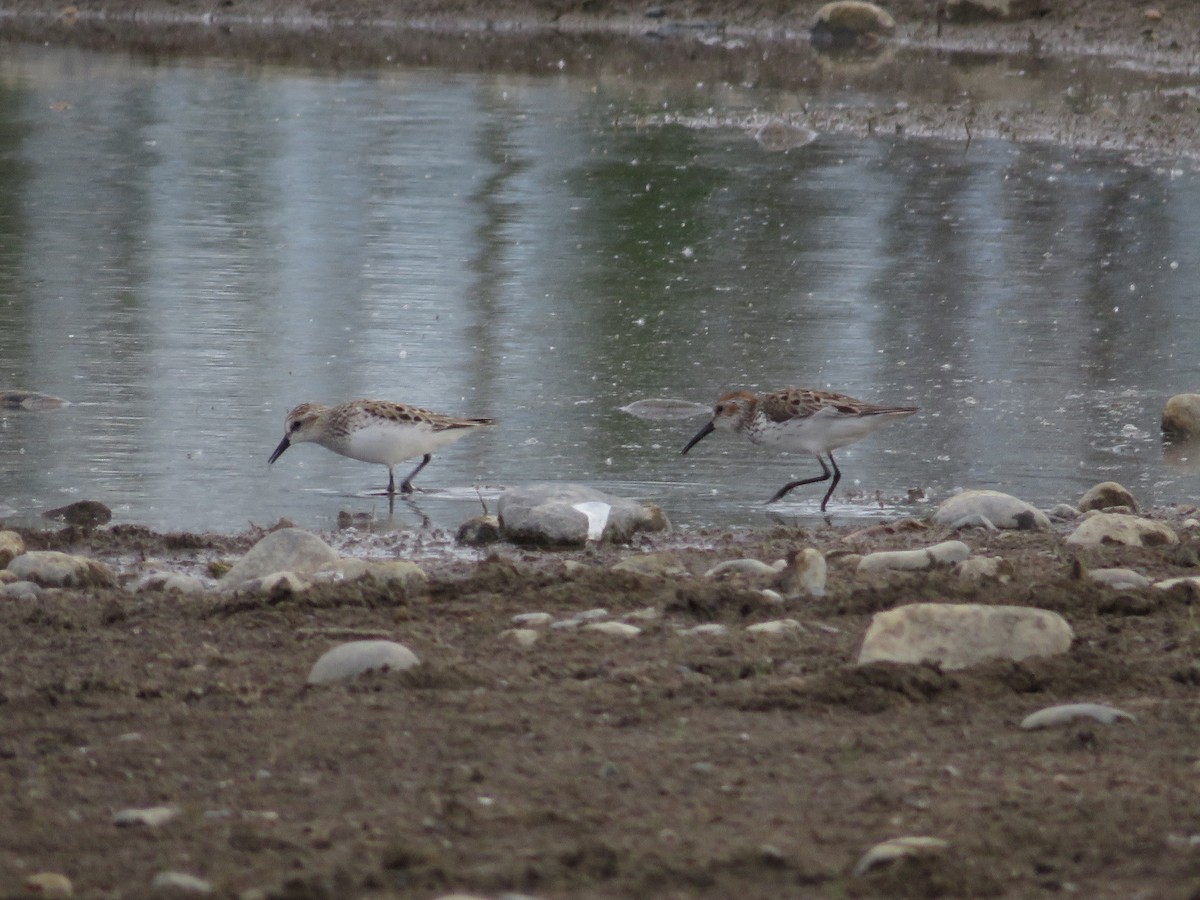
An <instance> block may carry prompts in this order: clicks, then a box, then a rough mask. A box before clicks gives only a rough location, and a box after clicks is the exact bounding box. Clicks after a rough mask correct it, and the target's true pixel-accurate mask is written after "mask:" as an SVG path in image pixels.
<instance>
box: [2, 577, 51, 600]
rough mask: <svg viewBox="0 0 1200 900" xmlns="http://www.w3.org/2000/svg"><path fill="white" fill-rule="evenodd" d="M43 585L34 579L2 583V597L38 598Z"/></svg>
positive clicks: (15, 598) (13, 598) (9, 598)
mask: <svg viewBox="0 0 1200 900" xmlns="http://www.w3.org/2000/svg"><path fill="white" fill-rule="evenodd" d="M41 592H42V586H41V585H40V584H35V583H34V582H32V581H13V582H11V583H9V584H0V598H3V599H5V600H36V599H37V597H38V595H39V594H41Z"/></svg>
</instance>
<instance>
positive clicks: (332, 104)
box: [0, 47, 1200, 531]
mask: <svg viewBox="0 0 1200 900" xmlns="http://www.w3.org/2000/svg"><path fill="white" fill-rule="evenodd" d="M764 90H765V89H764ZM788 102H792V103H794V104H798V103H801V102H806V101H804V98H798V99H797V98H792V100H791V101H788ZM822 102H827V103H828V102H838V98H837V97H836V96H832V97H831V96H824V97H823V98H822ZM783 103H784V100H783V99H781V98H779V97H775V96H770V95H769V94H763V95H761V96H759V95H756V94H755V93H754V92H753V91H742V92H740V93H738V94H737V96H736V97H731V96H730V95H729V92H728V91H725V90H724V88H723V87H722V86H721V85H712V86H706V85H695V86H692V87H690V88H689V89H688V90H686V91H683V92H680V95H673V94H669V93H667V94H657V93H655V92H653V91H648V90H647V86H646V85H645V84H639V83H637V82H636V81H629V82H626V81H624V80H622V79H614V78H604V79H597V78H591V77H588V76H574V75H572V74H570V72H563V73H559V74H551V75H546V76H541V77H533V76H528V75H523V76H515V75H507V76H506V75H496V74H486V75H481V74H469V75H468V74H456V73H454V72H448V71H444V70H441V69H433V68H425V69H421V68H406V67H399V66H397V67H393V68H390V69H388V70H386V71H362V72H340V73H320V72H308V71H304V70H300V69H292V68H282V67H281V68H270V67H256V66H245V65H233V64H222V63H214V62H205V61H192V62H178V63H161V62H160V63H149V62H144V61H139V60H137V59H132V58H130V57H128V56H123V55H122V56H106V55H100V54H94V53H89V52H84V51H78V50H51V49H44V48H28V47H12V48H5V50H4V53H3V55H2V56H0V389H5V388H26V389H31V390H37V391H44V392H48V393H51V394H55V395H59V396H61V397H64V398H66V399H68V400H69V401H71V405H70V406H67V407H65V408H63V409H59V410H56V411H52V412H39V413H31V412H23V411H13V410H0V514H2V515H3V516H5V517H7V518H8V519H9V520H18V521H19V520H22V519H27V518H31V517H36V516H37V515H38V514H39V513H40V512H41V511H42V510H44V509H47V508H50V507H55V506H60V505H63V504H65V503H69V502H71V501H73V500H80V499H96V500H100V501H102V502H104V503H106V504H108V505H109V506H111V507H112V508H113V509H114V512H115V515H116V517H117V519H118V520H119V521H128V522H136V523H141V524H146V525H150V526H154V527H157V528H162V529H187V530H200V529H218V530H223V531H233V530H239V529H241V528H243V527H245V526H246V525H247V524H248V523H250V522H255V523H258V524H270V523H272V522H274V521H276V520H277V519H278V518H280V517H287V518H289V519H291V520H292V521H294V522H296V523H297V524H300V525H303V526H306V527H313V528H327V527H332V525H333V523H334V521H335V518H336V516H337V513H338V512H339V511H342V510H346V511H349V512H374V513H376V514H377V515H380V516H382V517H383V518H386V517H387V515H388V509H387V502H386V500H385V499H383V498H380V497H377V496H372V492H373V491H377V490H379V489H380V488H382V487H383V486H384V484H385V483H386V475H387V473H386V471H385V470H384V468H383V467H382V466H372V465H368V464H364V463H358V462H354V461H352V460H348V459H344V458H341V457H338V456H336V455H334V454H332V453H330V452H328V451H326V450H324V449H321V448H319V447H316V446H315V445H304V446H297V447H295V448H293V449H291V450H290V451H289V452H288V453H287V454H285V455H284V456H283V457H282V458H281V459H280V460H279V461H278V462H277V463H276V464H275V465H273V466H270V467H268V465H267V457H268V456H269V454H270V452H271V450H272V449H273V448H274V447H275V445H276V444H277V443H278V441H279V439H280V437H281V436H282V429H283V419H284V415H285V414H286V412H287V410H288V409H289V408H290V407H291V406H293V405H295V404H297V403H299V402H301V401H305V400H312V401H322V402H335V401H338V400H342V399H347V398H353V397H362V396H369V397H380V398H389V399H396V400H403V401H407V402H412V403H417V404H421V405H425V406H429V407H432V408H435V409H438V410H441V411H445V412H450V413H456V414H464V415H472V416H494V417H496V418H497V419H498V420H499V425H498V426H497V427H496V428H494V429H492V430H491V431H490V432H488V433H481V434H476V435H471V436H470V437H468V438H466V439H464V440H463V441H461V442H460V443H458V444H457V445H455V446H453V447H451V448H449V449H447V450H445V451H444V452H441V453H439V455H438V456H437V457H436V458H435V459H434V461H433V463H431V464H430V465H429V467H428V468H427V469H426V470H425V471H424V472H423V473H422V475H421V477H420V479H419V480H418V484H420V485H423V486H424V487H425V488H427V489H428V492H426V493H422V494H419V495H418V496H417V498H416V500H415V502H413V503H408V502H404V501H399V502H397V504H396V508H395V513H394V521H395V522H396V524H397V525H399V526H400V527H409V526H414V525H419V524H421V523H422V521H425V520H428V521H429V522H431V523H433V524H435V525H445V526H453V525H455V524H457V523H458V522H460V521H461V520H463V519H465V518H466V517H468V516H469V515H472V514H474V513H475V512H477V511H478V510H479V508H480V496H482V497H483V498H484V499H485V500H490V499H492V498H494V496H495V495H496V493H497V490H498V489H499V488H501V487H503V486H505V485H511V484H516V483H522V482H528V481H532V480H540V479H564V480H574V481H581V482H585V483H588V484H591V485H595V486H597V487H601V488H605V489H610V490H613V491H615V492H618V493H622V494H627V495H630V496H636V497H640V498H645V499H650V500H653V501H655V502H657V503H659V504H661V505H662V506H664V507H665V508H666V510H667V511H668V513H669V515H670V516H671V518H672V519H673V520H674V521H675V522H676V523H680V524H685V525H686V524H742V523H766V522H769V521H770V520H771V516H779V515H782V516H784V517H786V518H789V519H791V518H799V519H801V520H805V519H808V518H811V517H813V516H814V515H815V514H816V513H817V503H818V501H819V499H820V495H821V493H822V491H821V487H820V486H814V487H810V488H801V489H798V490H797V491H795V492H794V493H793V494H792V495H790V496H789V497H788V499H787V501H786V502H784V503H781V504H778V505H776V506H775V507H773V508H772V511H770V512H768V511H767V510H765V509H764V508H763V507H762V505H761V504H762V501H763V500H765V499H766V498H767V497H769V496H770V495H771V494H773V493H774V492H775V490H776V489H777V488H778V487H780V486H781V485H782V484H783V483H784V482H786V481H788V480H791V479H793V478H799V477H804V476H805V475H808V474H815V473H816V471H817V465H816V463H815V462H814V461H813V460H811V459H806V458H802V457H794V456H793V457H784V456H778V455H773V454H771V453H769V452H767V451H764V450H760V449H757V448H754V447H751V446H750V445H749V444H745V443H741V442H739V441H737V440H735V439H733V438H731V437H728V436H721V435H716V436H713V437H711V438H709V439H708V440H706V441H705V442H703V443H702V444H699V445H698V446H697V447H696V448H695V449H694V450H693V451H692V452H691V453H689V455H688V456H687V457H681V456H680V453H679V451H680V449H681V448H682V447H683V445H684V444H685V443H686V442H687V440H688V439H689V438H690V437H691V435H692V434H693V433H694V432H695V431H696V430H697V428H699V426H700V425H701V424H703V421H704V419H703V418H699V419H693V420H667V421H646V420H642V419H638V418H635V417H632V416H629V415H626V414H625V413H622V412H621V411H620V410H619V407H621V406H624V405H626V404H628V403H630V402H632V401H635V400H639V399H644V398H652V397H664V398H678V399H683V400H690V401H697V402H703V403H710V402H711V401H712V400H713V399H714V398H715V397H716V396H717V395H718V394H719V393H721V392H722V391H724V390H726V389H728V388H731V387H738V388H750V389H771V388H775V387H783V386H787V385H804V386H811V387H819V388H832V389H836V390H841V391H845V392H847V393H850V394H853V395H855V396H858V397H861V398H863V399H866V400H872V401H879V402H888V403H897V404H915V405H918V406H920V407H921V409H922V412H921V413H920V414H918V415H917V416H914V417H912V418H910V419H907V420H905V421H903V422H901V423H899V424H896V425H894V426H892V427H890V428H889V429H887V430H885V431H883V432H880V433H877V434H875V435H873V436H872V437H870V438H868V439H867V440H865V441H863V442H861V443H859V444H856V445H854V446H852V447H849V448H846V449H845V450H843V451H841V452H840V454H839V455H838V458H839V461H840V463H841V465H842V468H843V471H844V473H845V478H844V480H843V482H842V487H841V489H840V490H839V493H838V495H837V496H836V497H835V498H834V501H833V502H832V503H831V506H830V511H831V512H832V513H833V514H834V515H835V517H842V518H844V517H849V516H868V515H874V514H876V513H878V511H879V510H880V509H881V508H883V509H884V510H886V511H888V512H895V511H897V510H917V511H919V510H920V509H922V508H923V507H922V506H921V505H919V504H918V505H916V506H910V505H909V504H908V501H907V499H906V498H907V495H908V492H909V489H912V488H920V489H923V490H924V491H925V492H926V494H927V495H928V497H929V498H930V500H932V501H936V500H938V499H940V498H942V497H944V496H945V495H947V494H948V493H950V492H952V491H953V490H955V489H956V488H959V487H990V488H998V489H1002V490H1006V491H1011V492H1013V493H1016V494H1018V495H1020V496H1022V497H1023V498H1025V499H1028V500H1030V501H1033V502H1036V503H1039V504H1042V505H1048V504H1052V503H1054V502H1058V501H1062V500H1066V501H1073V500H1075V499H1077V498H1078V496H1079V494H1080V493H1082V491H1083V490H1084V489H1086V488H1087V487H1089V486H1090V485H1092V484H1093V483H1095V482H1097V481H1100V480H1106V479H1115V480H1118V481H1121V482H1122V483H1124V484H1125V485H1126V486H1127V487H1129V488H1130V489H1132V490H1133V491H1134V493H1135V494H1136V495H1137V496H1138V497H1139V499H1140V500H1141V501H1142V502H1143V503H1144V504H1152V503H1172V502H1195V501H1196V500H1197V499H1198V494H1200V491H1198V490H1197V488H1198V487H1200V478H1198V477H1197V474H1196V471H1197V470H1196V465H1195V460H1189V459H1188V458H1187V456H1188V453H1187V451H1175V452H1164V448H1163V445H1162V443H1161V441H1160V439H1159V436H1158V417H1159V412H1160V410H1161V408H1162V404H1163V402H1164V400H1165V399H1166V398H1167V397H1168V396H1170V395H1171V394H1174V393H1179V392H1182V391H1197V390H1200V365H1198V364H1200V291H1198V288H1197V285H1198V284H1200V255H1198V254H1197V250H1196V248H1197V247H1200V190H1198V189H1200V179H1198V178H1197V175H1196V173H1195V172H1194V171H1193V170H1192V168H1191V167H1190V166H1183V167H1181V168H1179V169H1172V168H1171V167H1169V166H1168V167H1166V168H1155V167H1153V166H1139V165H1130V164H1126V163H1125V162H1124V161H1123V160H1122V159H1121V158H1120V157H1118V156H1116V155H1105V154H1101V153H1098V152H1097V153H1090V154H1073V153H1072V152H1071V151H1070V150H1065V149H1059V148H1055V147H1047V146H1039V145H1033V144H1020V143H1015V142H984V141H975V142H973V143H972V145H971V146H970V148H969V152H964V147H963V145H962V143H961V142H955V143H951V142H938V141H927V140H918V139H911V138H903V139H902V138H897V137H895V136H894V135H892V136H866V135H863V136H854V137H852V136H834V135H828V134H825V135H820V136H818V138H817V140H815V141H814V142H813V143H811V144H808V145H807V146H802V147H797V148H793V149H791V150H788V151H787V152H777V151H772V150H770V149H768V148H767V147H765V146H764V145H763V144H762V143H760V142H758V141H756V140H755V139H754V136H753V135H752V134H750V133H748V132H747V131H746V130H744V129H742V128H740V127H729V126H726V127H684V126H682V125H663V124H660V123H658V122H656V121H655V120H654V116H655V115H656V114H657V113H659V112H661V111H662V110H663V109H670V110H671V111H672V112H673V113H679V114H680V115H682V116H687V115H690V114H694V115H695V116H696V117H698V118H699V117H703V116H704V115H706V114H709V113H711V111H712V109H713V108H714V107H716V106H717V105H718V104H724V105H723V106H722V109H729V108H730V107H731V106H732V107H733V111H734V112H736V113H741V114H746V115H749V114H751V113H753V112H754V111H755V110H756V109H758V108H759V104H761V106H762V108H767V107H770V106H771V105H772V104H775V105H779V104H783ZM739 104H740V105H741V108H740V109H739V108H738V106H739ZM639 116H640V117H644V122H643V123H642V124H640V125H638V126H636V127H635V126H634V125H631V124H630V123H631V122H634V121H637V120H638V117H639ZM1196 459H1197V460H1200V454H1196ZM401 468H403V467H401ZM493 505H494V504H493Z"/></svg>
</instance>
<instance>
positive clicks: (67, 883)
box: [25, 872, 75, 900]
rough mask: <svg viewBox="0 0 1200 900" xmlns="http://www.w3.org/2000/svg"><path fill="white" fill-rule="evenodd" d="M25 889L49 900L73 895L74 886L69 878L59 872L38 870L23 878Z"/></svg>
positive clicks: (57, 899) (59, 899)
mask: <svg viewBox="0 0 1200 900" xmlns="http://www.w3.org/2000/svg"><path fill="white" fill-rule="evenodd" d="M25 890H27V891H28V892H29V893H31V894H36V895H37V896H39V897H46V898H51V900H61V898H66V897H74V896H75V887H74V885H72V884H71V879H70V878H68V877H67V876H66V875H63V874H61V873H59V872H38V873H37V874H35V875H30V876H29V877H28V878H26V879H25Z"/></svg>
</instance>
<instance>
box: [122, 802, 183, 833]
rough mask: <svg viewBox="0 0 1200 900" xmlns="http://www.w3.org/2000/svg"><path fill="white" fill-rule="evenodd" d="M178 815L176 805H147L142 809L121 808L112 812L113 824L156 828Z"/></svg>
mask: <svg viewBox="0 0 1200 900" xmlns="http://www.w3.org/2000/svg"><path fill="white" fill-rule="evenodd" d="M178 815H179V807H178V806H149V807H145V808H143V809H123V810H121V811H120V812H116V813H114V814H113V817H112V821H113V824H114V825H120V826H121V827H123V828H124V827H129V826H131V825H145V826H146V827H147V828H157V827H158V826H159V825H165V824H166V823H167V822H170V821H171V820H172V819H174V818H175V817H176V816H178Z"/></svg>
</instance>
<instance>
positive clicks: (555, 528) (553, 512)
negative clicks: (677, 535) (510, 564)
mask: <svg viewBox="0 0 1200 900" xmlns="http://www.w3.org/2000/svg"><path fill="white" fill-rule="evenodd" d="M602 510H603V515H601V511H602ZM496 514H497V516H498V517H499V519H500V533H501V536H502V537H503V538H504V539H505V540H507V541H512V542H513V543H517V544H533V545H537V546H549V547H563V546H582V545H584V544H585V543H586V542H587V541H589V540H607V541H613V542H623V541H628V540H629V539H630V538H631V537H632V536H633V535H634V534H635V533H637V532H639V531H662V530H664V529H665V528H668V527H669V526H670V523H669V522H668V521H667V518H666V515H665V514H664V513H663V511H662V510H661V509H659V508H658V507H656V506H653V505H652V504H642V503H638V502H637V501H634V500H628V499H626V498H624V497H616V496H614V495H612V494H606V493H603V492H602V491H597V490H595V489H594V488H590V487H586V486H585V485H581V484H552V483H543V484H530V485H525V486H522V487H514V488H509V489H508V490H506V491H505V492H504V493H503V494H501V495H500V499H499V501H498V502H497V505H496ZM601 518H603V521H602V522H601V521H600V519H601Z"/></svg>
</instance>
